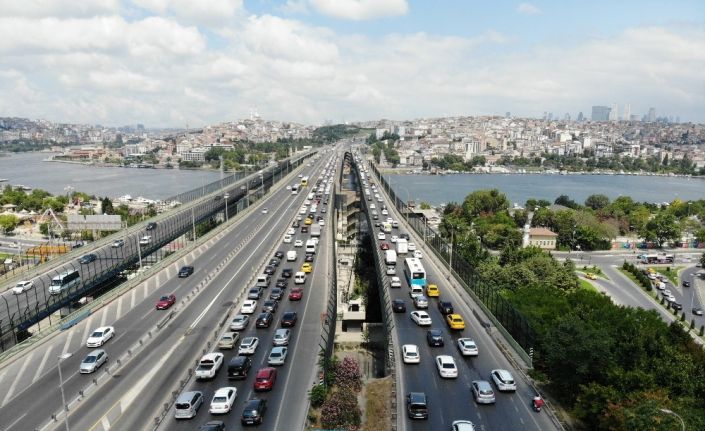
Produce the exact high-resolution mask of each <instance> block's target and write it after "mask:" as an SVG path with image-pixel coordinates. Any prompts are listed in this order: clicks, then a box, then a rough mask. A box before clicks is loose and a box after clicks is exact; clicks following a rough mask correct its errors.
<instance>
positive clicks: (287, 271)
mask: <svg viewBox="0 0 705 431" xmlns="http://www.w3.org/2000/svg"><path fill="white" fill-rule="evenodd" d="M292 275H294V270H293V269H291V268H284V269H282V277H284V278H291V276H292Z"/></svg>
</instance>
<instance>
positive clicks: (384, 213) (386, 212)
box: [380, 199, 389, 215]
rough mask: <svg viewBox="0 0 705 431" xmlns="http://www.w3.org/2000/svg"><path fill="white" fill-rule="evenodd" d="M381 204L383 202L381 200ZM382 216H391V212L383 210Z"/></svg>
mask: <svg viewBox="0 0 705 431" xmlns="http://www.w3.org/2000/svg"><path fill="white" fill-rule="evenodd" d="M380 202H382V200H381V199H380ZM382 215H389V211H387V210H382Z"/></svg>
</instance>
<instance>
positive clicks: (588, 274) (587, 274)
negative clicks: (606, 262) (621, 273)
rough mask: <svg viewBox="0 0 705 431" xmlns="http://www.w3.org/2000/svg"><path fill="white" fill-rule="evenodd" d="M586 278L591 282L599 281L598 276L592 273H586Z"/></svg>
mask: <svg viewBox="0 0 705 431" xmlns="http://www.w3.org/2000/svg"><path fill="white" fill-rule="evenodd" d="M585 278H588V279H590V280H597V276H596V275H595V274H594V273H592V272H586V273H585Z"/></svg>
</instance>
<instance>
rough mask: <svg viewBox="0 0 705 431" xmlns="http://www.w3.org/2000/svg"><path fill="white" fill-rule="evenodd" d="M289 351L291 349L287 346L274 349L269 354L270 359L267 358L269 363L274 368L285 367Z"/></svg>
mask: <svg viewBox="0 0 705 431" xmlns="http://www.w3.org/2000/svg"><path fill="white" fill-rule="evenodd" d="M288 351H289V349H288V348H287V347H285V346H276V347H272V350H271V352H269V357H267V363H268V364H269V365H272V366H274V365H284V362H286V355H287V353H288Z"/></svg>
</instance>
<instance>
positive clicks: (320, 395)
mask: <svg viewBox="0 0 705 431" xmlns="http://www.w3.org/2000/svg"><path fill="white" fill-rule="evenodd" d="M326 392H327V391H326V387H325V385H315V386H314V387H312V388H311V391H309V393H308V399H309V400H311V406H313V407H320V406H322V405H323V402H324V401H325V400H326Z"/></svg>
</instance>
